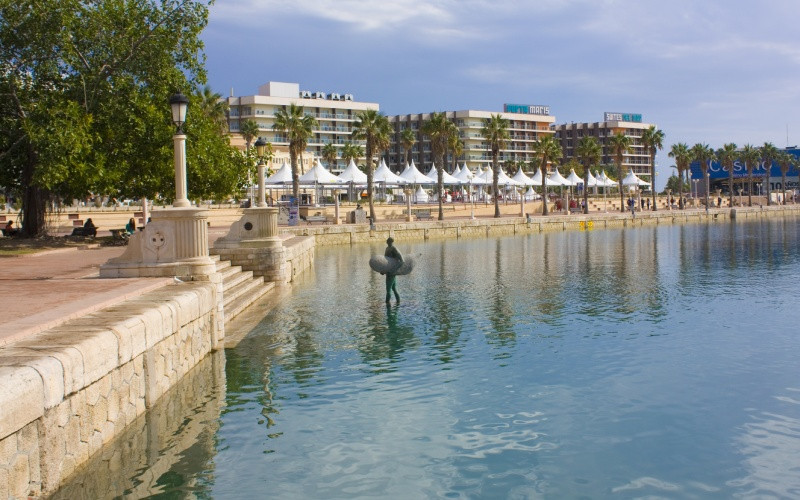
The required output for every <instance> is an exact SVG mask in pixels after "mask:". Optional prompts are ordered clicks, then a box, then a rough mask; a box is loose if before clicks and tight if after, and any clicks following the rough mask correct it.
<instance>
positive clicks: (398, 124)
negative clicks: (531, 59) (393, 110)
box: [387, 104, 555, 175]
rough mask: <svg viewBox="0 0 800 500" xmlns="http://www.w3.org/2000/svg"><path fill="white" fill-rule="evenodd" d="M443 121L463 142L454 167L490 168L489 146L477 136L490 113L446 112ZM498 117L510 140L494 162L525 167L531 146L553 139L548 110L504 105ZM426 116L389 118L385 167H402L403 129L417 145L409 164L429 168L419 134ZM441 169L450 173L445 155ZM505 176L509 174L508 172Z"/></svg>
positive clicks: (429, 155)
mask: <svg viewBox="0 0 800 500" xmlns="http://www.w3.org/2000/svg"><path fill="white" fill-rule="evenodd" d="M445 114H446V116H447V118H448V119H449V120H450V121H452V122H453V123H455V124H456V127H458V132H459V136H460V137H461V140H462V141H463V142H464V150H463V153H462V154H461V156H459V157H458V158H457V160H458V164H459V165H462V164H463V163H466V164H467V165H468V166H469V168H470V169H471V170H473V171H474V170H475V169H476V168H477V167H481V168H483V169H486V168H487V167H491V165H492V151H491V149H490V147H489V143H488V142H487V141H486V139H485V138H484V137H483V135H481V129H482V128H483V126H484V125H485V124H486V121H487V120H488V119H489V118H490V117H491V115H493V114H497V113H495V112H491V111H474V110H466V111H446V112H445ZM500 115H501V116H502V117H503V118H505V119H506V120H508V124H509V127H508V133H509V136H510V139H509V140H508V141H507V142H506V145H505V147H504V148H503V149H502V150H501V151H500V156H499V158H498V161H500V162H504V161H506V160H512V161H524V162H526V163H528V162H530V161H531V160H533V159H534V158H535V156H536V152H535V150H534V145H535V143H536V141H538V140H539V138H541V137H543V136H545V135H553V133H554V131H553V129H552V127H551V126H552V124H553V123H554V122H555V117H553V116H550V107H549V106H531V105H519V104H506V105H505V106H504V110H503V112H502V113H500ZM430 116H431V115H430V113H424V114H411V115H395V116H390V117H389V122H390V123H391V125H392V127H393V130H394V133H393V135H392V139H391V145H390V147H389V151H388V152H387V156H388V159H387V164H388V165H389V167H390V168H391V169H392V170H394V171H401V170H403V168H404V166H405V151H404V150H403V143H402V135H401V134H402V132H403V130H405V129H409V128H410V129H411V130H413V131H414V134H415V136H416V139H417V142H416V143H415V144H414V146H413V147H412V148H411V150H410V152H409V162H410V161H411V160H412V159H413V160H414V163H415V164H416V166H417V167H418V168H419V169H420V170H423V169H424V170H425V171H427V170H428V169H429V168H430V166H431V165H432V164H433V161H434V158H433V155H432V152H431V144H430V138H429V137H427V136H425V135H424V134H423V133H422V132H421V129H422V126H423V124H424V123H425V122H426V121H427V120H429V119H430ZM445 163H446V165H445V169H446V170H447V171H450V170H452V165H453V158H452V155H449V154H448V157H447V159H446V160H445ZM508 173H509V175H511V174H513V172H508Z"/></svg>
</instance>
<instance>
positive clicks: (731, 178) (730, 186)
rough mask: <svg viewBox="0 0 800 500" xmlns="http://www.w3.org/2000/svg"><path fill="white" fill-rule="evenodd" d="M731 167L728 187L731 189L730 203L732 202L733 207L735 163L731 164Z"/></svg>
mask: <svg viewBox="0 0 800 500" xmlns="http://www.w3.org/2000/svg"><path fill="white" fill-rule="evenodd" d="M729 169H730V170H729V174H728V189H729V190H730V193H729V199H730V201H729V202H728V203H729V204H730V206H731V207H733V165H730V167H729Z"/></svg>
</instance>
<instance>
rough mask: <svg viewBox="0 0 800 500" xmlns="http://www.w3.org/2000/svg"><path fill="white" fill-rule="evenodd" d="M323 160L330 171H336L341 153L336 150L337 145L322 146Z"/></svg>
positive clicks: (330, 143)
mask: <svg viewBox="0 0 800 500" xmlns="http://www.w3.org/2000/svg"><path fill="white" fill-rule="evenodd" d="M321 154H322V159H323V160H325V163H327V164H328V169H329V170H331V169H335V168H336V160H337V157H338V155H339V151H338V150H337V149H336V145H335V144H333V143H332V142H329V143H328V144H326V145H324V146H322V151H321Z"/></svg>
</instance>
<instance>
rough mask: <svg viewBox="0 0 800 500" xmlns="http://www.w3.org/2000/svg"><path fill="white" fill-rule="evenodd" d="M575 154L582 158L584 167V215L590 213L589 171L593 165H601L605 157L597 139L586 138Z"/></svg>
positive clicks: (582, 140) (579, 144)
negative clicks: (601, 160)
mask: <svg viewBox="0 0 800 500" xmlns="http://www.w3.org/2000/svg"><path fill="white" fill-rule="evenodd" d="M575 154H576V156H577V157H578V158H580V161H581V164H582V165H583V213H584V214H588V213H589V169H590V168H591V167H592V166H593V165H597V164H598V163H600V159H601V158H602V157H603V148H602V147H600V144H598V142H597V139H595V138H594V137H590V136H585V137H584V138H583V139H581V141H580V142H579V143H578V147H577V148H575Z"/></svg>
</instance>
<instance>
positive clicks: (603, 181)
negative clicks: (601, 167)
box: [597, 172, 618, 187]
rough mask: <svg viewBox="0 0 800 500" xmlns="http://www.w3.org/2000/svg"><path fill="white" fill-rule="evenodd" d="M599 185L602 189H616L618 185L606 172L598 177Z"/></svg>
mask: <svg viewBox="0 0 800 500" xmlns="http://www.w3.org/2000/svg"><path fill="white" fill-rule="evenodd" d="M597 185H598V186H601V187H616V186H618V183H617V181H615V180H614V179H610V178H609V177H608V176H606V173H605V172H600V175H598V176H597Z"/></svg>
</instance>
